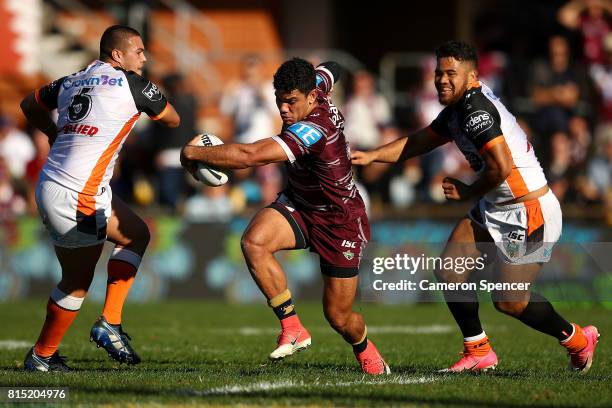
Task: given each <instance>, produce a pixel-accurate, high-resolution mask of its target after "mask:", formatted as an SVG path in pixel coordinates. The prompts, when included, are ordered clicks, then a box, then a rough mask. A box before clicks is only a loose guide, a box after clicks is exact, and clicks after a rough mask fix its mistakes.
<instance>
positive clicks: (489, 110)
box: [429, 83, 547, 204]
mask: <svg viewBox="0 0 612 408" xmlns="http://www.w3.org/2000/svg"><path fill="white" fill-rule="evenodd" d="M429 128H430V129H431V130H432V131H433V132H434V133H436V134H437V135H439V136H441V137H444V138H447V139H448V140H449V141H451V140H452V141H454V142H455V143H456V144H457V147H458V148H459V150H461V152H462V153H463V155H464V156H465V158H466V159H467V160H468V162H469V163H470V166H471V167H472V169H474V171H476V172H477V173H479V172H481V171H482V170H483V169H484V167H485V162H484V159H483V158H482V153H483V152H484V151H486V150H487V149H489V148H490V147H492V146H493V145H495V144H498V143H504V142H505V143H506V144H507V145H508V148H509V149H510V153H511V154H512V160H513V164H512V171H511V173H510V175H509V176H508V178H507V179H506V180H505V181H504V182H503V183H502V184H500V185H499V186H498V187H496V188H494V189H493V190H491V191H489V192H488V193H487V194H485V196H484V198H485V200H487V201H488V202H490V203H493V204H498V203H503V202H506V201H510V200H513V199H515V198H518V197H522V196H524V195H526V194H527V193H529V192H531V191H535V190H537V189H539V188H541V187H543V186H545V185H546V184H547V181H546V177H545V176H544V171H543V170H542V166H540V162H539V161H538V159H537V157H536V155H535V152H534V151H533V146H532V145H531V143H529V141H528V140H527V135H526V134H525V132H524V131H523V129H521V127H520V126H519V125H518V123H517V121H516V118H515V117H514V116H513V115H512V114H511V113H510V112H509V111H508V109H506V107H505V106H504V105H503V104H502V103H501V101H500V100H499V98H497V97H496V96H495V95H494V94H493V92H492V91H491V89H489V87H487V86H486V85H485V84H483V83H478V84H477V85H476V86H474V87H471V88H470V89H468V91H467V92H466V93H465V94H464V95H463V97H462V98H461V99H460V100H459V101H458V102H457V103H454V104H452V105H449V106H447V107H446V108H444V110H443V111H442V112H440V114H439V115H438V117H437V118H436V119H435V120H434V121H433V122H432V123H431V125H430V126H429Z"/></svg>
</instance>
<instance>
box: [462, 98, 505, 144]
mask: <svg viewBox="0 0 612 408" xmlns="http://www.w3.org/2000/svg"><path fill="white" fill-rule="evenodd" d="M457 114H458V115H459V118H458V119H459V124H460V126H461V130H462V131H463V133H465V134H466V135H467V137H468V138H469V139H470V140H471V141H472V143H474V146H475V147H476V148H477V149H478V150H480V149H482V148H483V147H484V145H486V144H487V142H489V141H490V140H493V139H495V138H496V137H497V136H501V135H502V130H501V117H500V115H499V111H498V110H497V108H496V107H495V105H493V103H492V102H491V101H490V100H489V99H487V97H486V96H484V95H483V94H482V92H480V90H479V89H478V90H474V91H471V95H469V98H465V101H464V102H463V103H462V104H461V105H460V106H458V109H457Z"/></svg>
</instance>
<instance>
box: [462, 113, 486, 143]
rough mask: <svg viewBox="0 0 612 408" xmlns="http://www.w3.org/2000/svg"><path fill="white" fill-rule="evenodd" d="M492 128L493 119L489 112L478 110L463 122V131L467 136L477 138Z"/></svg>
mask: <svg viewBox="0 0 612 408" xmlns="http://www.w3.org/2000/svg"><path fill="white" fill-rule="evenodd" d="M491 126H493V118H492V117H491V114H490V113H489V112H485V111H483V110H478V111H476V112H473V113H471V114H470V115H469V116H468V117H467V118H466V119H465V121H464V122H463V130H464V131H465V133H467V134H468V135H470V136H472V137H474V136H478V135H479V134H481V133H482V132H484V131H485V130H488V129H490V128H491Z"/></svg>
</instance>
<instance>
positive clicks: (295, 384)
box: [190, 375, 437, 396]
mask: <svg viewBox="0 0 612 408" xmlns="http://www.w3.org/2000/svg"><path fill="white" fill-rule="evenodd" d="M436 380H437V379H436V378H434V377H410V376H405V375H391V376H388V377H384V378H381V377H379V378H372V379H368V380H358V381H340V382H333V381H326V382H319V381H318V380H315V381H313V382H304V381H294V380H281V381H275V382H270V381H260V382H256V383H253V384H247V385H225V386H223V387H217V388H211V389H210V390H203V391H195V390H192V391H190V394H192V393H193V394H195V395H201V396H211V395H231V394H249V393H256V392H261V391H272V390H278V389H286V388H315V387H318V388H320V387H332V388H333V387H351V386H354V385H408V384H426V383H431V382H434V381H436Z"/></svg>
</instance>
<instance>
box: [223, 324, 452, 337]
mask: <svg viewBox="0 0 612 408" xmlns="http://www.w3.org/2000/svg"><path fill="white" fill-rule="evenodd" d="M330 330H331V329H330V328H329V327H309V328H308V331H310V332H311V333H328V332H330ZM456 330H457V329H456V328H455V327H453V326H450V325H442V324H432V325H427V326H368V333H371V334H447V333H452V332H454V331H456ZM213 331H214V332H215V333H220V334H238V335H240V336H261V335H277V334H278V328H277V327H274V328H272V327H252V326H243V327H239V328H236V329H224V328H222V329H213Z"/></svg>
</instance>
